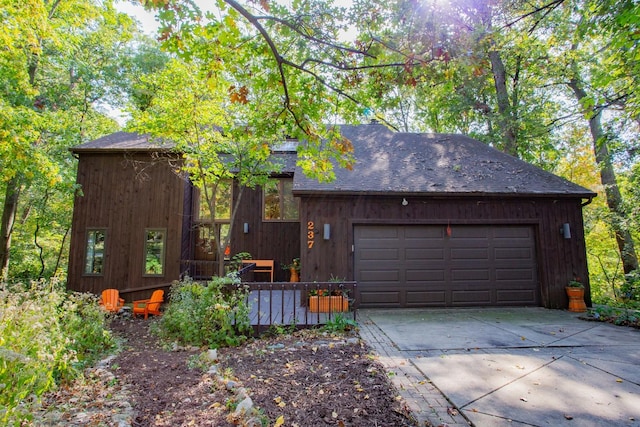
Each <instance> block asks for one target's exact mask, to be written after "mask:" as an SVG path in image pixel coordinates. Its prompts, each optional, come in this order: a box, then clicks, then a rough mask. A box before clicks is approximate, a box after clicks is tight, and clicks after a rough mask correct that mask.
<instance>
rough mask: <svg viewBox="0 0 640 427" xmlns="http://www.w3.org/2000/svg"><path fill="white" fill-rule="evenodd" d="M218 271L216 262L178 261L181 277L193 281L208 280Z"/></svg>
mask: <svg viewBox="0 0 640 427" xmlns="http://www.w3.org/2000/svg"><path fill="white" fill-rule="evenodd" d="M217 269H218V262H217V261H203V260H195V259H183V260H180V272H181V275H182V276H189V277H191V278H192V279H195V280H208V279H211V277H212V276H214V275H215V274H216V272H217Z"/></svg>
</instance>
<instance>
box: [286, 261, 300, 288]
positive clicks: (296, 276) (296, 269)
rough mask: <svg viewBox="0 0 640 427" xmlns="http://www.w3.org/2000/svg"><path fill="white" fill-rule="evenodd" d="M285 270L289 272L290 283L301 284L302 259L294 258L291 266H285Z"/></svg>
mask: <svg viewBox="0 0 640 427" xmlns="http://www.w3.org/2000/svg"><path fill="white" fill-rule="evenodd" d="M282 269H283V270H289V274H290V276H289V281H290V282H299V281H300V258H294V259H293V260H292V262H291V264H284V265H283V266H282Z"/></svg>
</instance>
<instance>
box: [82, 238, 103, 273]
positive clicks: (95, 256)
mask: <svg viewBox="0 0 640 427" xmlns="http://www.w3.org/2000/svg"><path fill="white" fill-rule="evenodd" d="M105 236H106V230H104V229H95V230H88V231H87V253H86V256H85V262H84V274H90V275H95V276H102V274H103V271H104V242H105Z"/></svg>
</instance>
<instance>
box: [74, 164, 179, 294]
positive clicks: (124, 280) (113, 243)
mask: <svg viewBox="0 0 640 427" xmlns="http://www.w3.org/2000/svg"><path fill="white" fill-rule="evenodd" d="M77 183H78V184H79V185H81V187H82V195H77V196H76V198H75V201H74V203H75V205H74V214H73V230H72V236H71V249H70V256H69V270H68V286H69V288H70V289H73V290H76V291H81V292H93V293H96V294H99V293H100V292H101V291H102V290H103V289H106V288H116V289H119V290H120V291H121V292H123V291H124V292H123V297H124V298H125V299H126V300H127V301H132V300H135V299H142V298H147V297H148V296H149V295H150V293H151V290H150V289H153V288H154V287H158V286H160V285H168V284H169V283H170V282H171V280H173V279H176V278H178V276H179V269H180V249H181V243H180V242H181V228H182V226H183V222H182V221H183V193H184V188H185V187H184V180H182V179H181V178H179V177H178V176H177V175H176V174H174V173H173V172H172V171H171V168H170V166H169V165H168V164H167V162H165V161H163V160H162V158H160V159H155V160H154V161H152V157H151V156H150V155H148V154H131V153H114V154H105V153H100V154H92V153H87V154H80V161H79V164H78V175H77ZM91 228H104V229H106V243H105V259H104V273H103V275H101V276H87V275H84V274H83V268H84V257H85V250H86V233H87V230H88V229H91ZM147 228H161V229H166V230H167V237H166V247H165V274H164V275H163V276H162V277H144V276H143V253H144V243H145V242H144V240H145V236H144V233H145V229H147ZM135 289H140V290H139V291H132V290H135ZM145 289H146V290H145Z"/></svg>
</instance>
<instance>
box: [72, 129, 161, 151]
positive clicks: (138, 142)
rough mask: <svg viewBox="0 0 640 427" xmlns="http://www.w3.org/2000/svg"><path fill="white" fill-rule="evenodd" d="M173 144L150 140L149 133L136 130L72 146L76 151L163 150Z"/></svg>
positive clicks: (116, 133)
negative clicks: (141, 133)
mask: <svg viewBox="0 0 640 427" xmlns="http://www.w3.org/2000/svg"><path fill="white" fill-rule="evenodd" d="M172 148H173V144H172V143H170V142H167V143H163V142H162V141H161V140H158V139H156V140H150V139H149V135H148V134H143V135H140V134H138V133H134V132H115V133H112V134H109V135H106V136H103V137H101V138H98V139H94V140H93V141H89V142H87V143H85V144H82V145H78V146H76V147H72V148H71V151H72V152H74V153H84V152H101V151H105V152H106V151H111V152H115V151H162V150H170V149H172Z"/></svg>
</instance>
